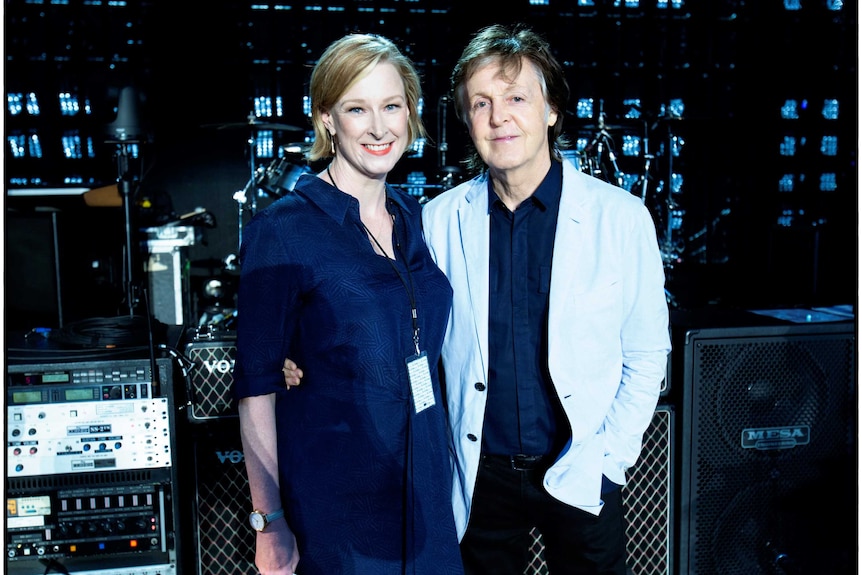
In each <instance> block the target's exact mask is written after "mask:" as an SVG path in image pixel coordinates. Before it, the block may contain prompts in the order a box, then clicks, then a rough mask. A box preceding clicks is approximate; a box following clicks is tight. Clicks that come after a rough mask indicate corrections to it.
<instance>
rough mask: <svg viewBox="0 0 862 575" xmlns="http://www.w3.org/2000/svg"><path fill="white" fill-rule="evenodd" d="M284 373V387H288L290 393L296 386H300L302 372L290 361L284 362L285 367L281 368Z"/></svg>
mask: <svg viewBox="0 0 862 575" xmlns="http://www.w3.org/2000/svg"><path fill="white" fill-rule="evenodd" d="M281 371H282V373H284V385H285V386H286V387H287V389H288V391H290V388H291V387H293V386H294V385H299V384H300V382H301V381H300V380H302V370H301V369H299V367H297V365H296V364H295V363H294V362H293V361H291V360H290V359H285V360H284V367H282V368H281Z"/></svg>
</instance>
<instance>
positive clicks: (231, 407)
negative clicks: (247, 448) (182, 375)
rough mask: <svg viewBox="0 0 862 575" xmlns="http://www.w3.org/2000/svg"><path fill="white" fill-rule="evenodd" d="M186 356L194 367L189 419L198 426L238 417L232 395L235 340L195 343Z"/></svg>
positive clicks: (190, 376) (187, 350) (191, 375)
mask: <svg viewBox="0 0 862 575" xmlns="http://www.w3.org/2000/svg"><path fill="white" fill-rule="evenodd" d="M186 356H187V357H188V358H189V359H190V360H191V361H192V362H193V363H194V368H193V369H192V370H191V372H190V373H189V378H190V380H191V390H190V394H191V397H190V398H189V400H190V403H191V406H190V409H189V411H188V416H189V420H190V421H191V422H192V423H199V422H206V421H211V420H215V419H223V418H232V419H235V418H237V417H238V413H237V407H236V402H235V401H234V399H233V395H232V392H231V386H232V385H233V368H234V358H235V357H236V343H235V340H228V341H219V342H192V343H189V344H188V345H187V346H186Z"/></svg>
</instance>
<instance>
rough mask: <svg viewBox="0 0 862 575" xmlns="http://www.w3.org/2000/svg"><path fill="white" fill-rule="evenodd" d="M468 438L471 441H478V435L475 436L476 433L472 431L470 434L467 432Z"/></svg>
mask: <svg viewBox="0 0 862 575" xmlns="http://www.w3.org/2000/svg"><path fill="white" fill-rule="evenodd" d="M467 439H469V440H470V441H476V436H475V435H473V434H472V433H468V434H467Z"/></svg>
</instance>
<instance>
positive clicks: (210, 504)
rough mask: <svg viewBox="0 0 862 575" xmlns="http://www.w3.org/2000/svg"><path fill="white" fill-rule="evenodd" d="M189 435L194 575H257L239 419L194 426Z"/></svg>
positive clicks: (250, 507) (249, 497)
mask: <svg viewBox="0 0 862 575" xmlns="http://www.w3.org/2000/svg"><path fill="white" fill-rule="evenodd" d="M193 436H194V438H195V439H194V477H195V481H194V487H195V494H194V502H195V509H194V527H195V528H194V537H195V551H196V558H197V564H196V568H197V575H257V573H258V571H257V569H256V568H255V566H254V550H255V532H254V531H253V530H252V528H251V526H249V524H248V514H249V511H250V510H251V509H252V505H251V495H250V491H249V487H248V477H247V476H246V471H245V459H244V457H243V452H242V442H241V440H240V433H239V420H238V419H231V420H222V421H219V422H213V423H210V424H207V425H202V426H198V427H196V428H195V429H194V430H193Z"/></svg>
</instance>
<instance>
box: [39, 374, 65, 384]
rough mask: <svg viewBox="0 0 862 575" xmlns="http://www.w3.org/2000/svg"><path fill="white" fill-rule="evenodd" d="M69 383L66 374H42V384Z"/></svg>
mask: <svg viewBox="0 0 862 575" xmlns="http://www.w3.org/2000/svg"><path fill="white" fill-rule="evenodd" d="M69 381H70V378H69V374H68V373H67V372H63V373H43V374H42V383H69Z"/></svg>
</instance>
